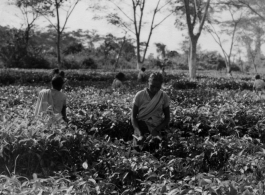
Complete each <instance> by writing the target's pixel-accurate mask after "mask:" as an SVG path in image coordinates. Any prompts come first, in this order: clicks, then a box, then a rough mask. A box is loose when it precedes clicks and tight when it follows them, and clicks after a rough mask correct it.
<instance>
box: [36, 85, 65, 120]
mask: <svg viewBox="0 0 265 195" xmlns="http://www.w3.org/2000/svg"><path fill="white" fill-rule="evenodd" d="M65 105H66V96H65V95H64V94H63V93H62V92H60V91H57V90H55V89H43V90H41V91H40V92H39V96H38V101H37V104H36V107H35V112H34V115H35V116H38V115H40V114H41V113H43V112H46V111H47V110H48V108H51V109H52V111H53V112H54V113H55V114H61V112H62V109H63V106H65Z"/></svg>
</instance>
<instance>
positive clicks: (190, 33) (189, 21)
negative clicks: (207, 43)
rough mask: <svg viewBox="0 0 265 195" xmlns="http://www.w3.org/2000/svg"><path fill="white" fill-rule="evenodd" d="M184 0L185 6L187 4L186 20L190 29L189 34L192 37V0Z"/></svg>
mask: <svg viewBox="0 0 265 195" xmlns="http://www.w3.org/2000/svg"><path fill="white" fill-rule="evenodd" d="M183 2H184V6H185V11H186V21H187V25H188V31H189V35H190V37H193V36H194V34H193V27H192V24H191V18H190V1H189V0H183Z"/></svg>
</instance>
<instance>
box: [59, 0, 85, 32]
mask: <svg viewBox="0 0 265 195" xmlns="http://www.w3.org/2000/svg"><path fill="white" fill-rule="evenodd" d="M79 1H80V0H76V2H75V4H74V6H73V8H72V9H71V7H70V9H69V10H70V12H69V10H68V12H67V14H66V19H65V22H64V25H63V28H62V30H61V33H62V32H63V31H64V29H65V26H66V23H67V21H68V19H69V17H70V16H71V14H72V12H73V11H74V9H75V7H76V5H77V4H78V2H79ZM68 13H69V14H68Z"/></svg>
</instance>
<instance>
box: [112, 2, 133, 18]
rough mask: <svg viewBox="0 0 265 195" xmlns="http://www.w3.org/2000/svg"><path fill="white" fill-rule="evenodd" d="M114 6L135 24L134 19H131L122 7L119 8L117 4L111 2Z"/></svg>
mask: <svg viewBox="0 0 265 195" xmlns="http://www.w3.org/2000/svg"><path fill="white" fill-rule="evenodd" d="M110 2H111V3H112V4H114V5H115V6H116V7H117V8H118V9H119V10H120V11H121V12H122V13H123V14H124V15H125V16H126V17H127V18H128V19H129V20H130V21H132V22H133V19H132V18H131V17H129V16H128V15H127V14H126V13H125V12H124V11H123V10H122V9H121V8H120V6H118V5H117V4H116V3H114V2H112V1H110Z"/></svg>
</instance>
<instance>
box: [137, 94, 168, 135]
mask: <svg viewBox="0 0 265 195" xmlns="http://www.w3.org/2000/svg"><path fill="white" fill-rule="evenodd" d="M133 104H134V105H135V106H137V107H138V109H139V113H138V116H137V119H138V120H142V121H145V122H146V124H147V126H148V129H149V131H150V132H152V130H153V129H154V128H156V127H157V126H158V125H160V124H161V123H162V121H163V118H164V117H163V109H164V108H166V107H168V106H169V105H170V99H169V97H168V95H167V94H166V93H165V92H163V91H161V90H160V91H158V92H157V93H156V95H155V96H154V97H153V98H152V99H151V98H150V96H149V94H148V91H147V89H144V90H142V91H139V92H138V93H137V94H136V95H135V97H134V99H133Z"/></svg>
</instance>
